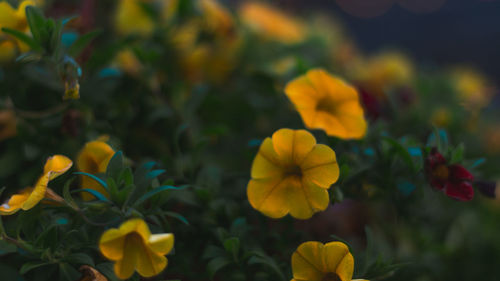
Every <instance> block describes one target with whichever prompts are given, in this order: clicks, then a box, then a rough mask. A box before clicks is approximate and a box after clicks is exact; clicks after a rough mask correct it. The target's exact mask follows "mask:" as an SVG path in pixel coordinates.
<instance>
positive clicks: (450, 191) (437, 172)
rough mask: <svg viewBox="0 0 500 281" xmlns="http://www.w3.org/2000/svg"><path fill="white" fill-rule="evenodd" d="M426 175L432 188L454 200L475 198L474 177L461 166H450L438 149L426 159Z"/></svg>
mask: <svg viewBox="0 0 500 281" xmlns="http://www.w3.org/2000/svg"><path fill="white" fill-rule="evenodd" d="M425 174H426V177H427V180H428V181H429V183H430V185H431V186H432V187H434V188H436V189H438V190H441V191H443V192H444V193H445V194H446V195H448V196H449V197H451V198H453V199H456V200H460V201H469V200H471V199H472V198H473V197H474V189H473V187H472V181H473V180H474V176H472V174H471V173H470V172H469V171H467V169H465V168H464V167H462V166H460V165H457V164H453V165H448V164H447V161H446V159H445V158H444V156H443V155H442V154H441V153H439V152H438V150H437V149H436V148H433V149H432V150H431V152H430V153H429V155H428V156H427V158H426V159H425Z"/></svg>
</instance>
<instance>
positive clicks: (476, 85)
mask: <svg viewBox="0 0 500 281" xmlns="http://www.w3.org/2000/svg"><path fill="white" fill-rule="evenodd" d="M451 79H452V83H453V86H454V88H455V90H456V91H457V92H458V95H459V96H458V98H459V99H460V100H461V101H462V102H463V103H464V107H466V108H468V109H479V108H481V107H484V106H486V105H488V103H489V101H490V99H491V96H492V94H493V88H492V87H491V85H490V84H489V82H488V80H487V79H486V78H485V77H484V76H483V75H482V74H481V73H480V72H478V71H476V70H474V69H471V68H456V69H454V70H453V71H452V73H451Z"/></svg>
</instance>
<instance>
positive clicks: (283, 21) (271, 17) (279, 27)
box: [239, 1, 306, 44]
mask: <svg viewBox="0 0 500 281" xmlns="http://www.w3.org/2000/svg"><path fill="white" fill-rule="evenodd" d="M239 14H240V17H241V20H242V21H243V22H244V23H245V24H246V25H247V26H249V28H250V29H252V30H253V31H255V32H256V33H258V34H260V35H261V36H263V37H265V38H267V39H271V40H276V41H279V42H282V43H287V44H293V43H299V42H301V41H303V40H304V39H305V37H306V28H305V25H304V24H303V23H302V22H301V21H300V20H299V19H296V18H294V17H292V16H291V15H287V14H285V13H284V12H282V11H280V10H278V9H277V8H275V7H272V6H270V5H267V4H264V3H261V2H253V1H250V2H245V3H243V4H242V5H241V7H240V10H239Z"/></svg>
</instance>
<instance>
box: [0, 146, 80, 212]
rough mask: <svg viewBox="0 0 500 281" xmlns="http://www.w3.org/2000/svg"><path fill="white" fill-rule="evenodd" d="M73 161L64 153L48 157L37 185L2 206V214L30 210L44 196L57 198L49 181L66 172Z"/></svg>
mask: <svg viewBox="0 0 500 281" xmlns="http://www.w3.org/2000/svg"><path fill="white" fill-rule="evenodd" d="M72 165H73V162H72V161H71V160H70V159H69V158H67V157H66V156H63V155H54V156H51V157H49V158H48V159H47V161H46V162H45V167H44V169H43V175H42V176H41V177H40V178H39V179H38V181H37V182H36V184H35V187H34V188H33V187H29V188H25V189H23V190H21V191H20V192H19V193H18V194H15V195H13V196H11V197H10V198H9V200H7V202H5V203H4V204H3V205H2V206H0V215H12V214H14V213H16V212H17V211H19V210H20V209H23V210H25V211H26V210H29V209H31V208H33V207H34V206H35V205H36V204H38V202H40V201H41V200H42V199H43V198H51V199H54V198H55V195H56V194H55V193H54V192H53V191H52V190H50V189H49V188H47V185H48V184H49V182H50V181H51V180H53V179H55V178H56V177H58V176H60V175H62V174H63V173H65V172H66V171H67V170H69V168H71V166H72Z"/></svg>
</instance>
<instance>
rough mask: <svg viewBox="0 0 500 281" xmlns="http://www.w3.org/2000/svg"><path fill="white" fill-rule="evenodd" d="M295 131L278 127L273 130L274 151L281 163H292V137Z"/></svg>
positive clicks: (287, 164)
mask: <svg viewBox="0 0 500 281" xmlns="http://www.w3.org/2000/svg"><path fill="white" fill-rule="evenodd" d="M294 135H295V132H294V131H293V130H290V129H280V130H278V131H276V132H274V134H273V137H272V140H273V147H274V151H276V154H277V155H278V157H279V159H280V161H281V163H282V164H283V165H286V166H289V165H293V160H292V156H293V155H292V153H293V143H294V141H293V139H294Z"/></svg>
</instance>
